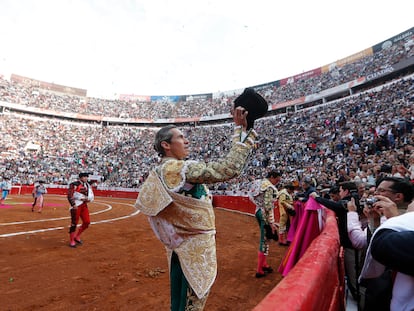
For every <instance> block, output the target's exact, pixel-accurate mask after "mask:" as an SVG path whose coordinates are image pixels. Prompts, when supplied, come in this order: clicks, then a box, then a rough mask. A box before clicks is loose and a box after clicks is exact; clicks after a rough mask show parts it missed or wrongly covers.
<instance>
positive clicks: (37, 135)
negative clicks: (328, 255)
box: [0, 77, 414, 194]
mask: <svg viewBox="0 0 414 311" xmlns="http://www.w3.org/2000/svg"><path fill="white" fill-rule="evenodd" d="M413 101H414V78H413V77H406V78H405V79H401V80H397V81H393V82H390V83H389V84H387V85H384V86H382V87H379V88H378V89H375V90H374V89H373V90H370V91H367V92H364V93H360V94H355V95H353V96H350V97H348V98H344V99H341V100H337V101H336V102H332V103H326V104H323V105H320V106H317V107H313V108H312V109H308V110H302V111H298V112H295V113H291V114H281V115H276V116H271V117H267V118H263V119H260V120H258V121H256V124H255V127H256V130H257V132H258V133H259V140H258V141H257V145H256V149H255V151H254V154H253V155H252V156H251V160H250V163H249V165H248V166H247V167H246V169H245V173H244V174H243V175H242V177H240V178H239V179H237V180H236V182H232V183H231V184H219V185H217V186H215V187H214V188H212V190H214V191H215V192H216V193H227V194H243V193H244V191H246V189H247V185H248V183H249V182H250V181H251V180H253V179H256V178H257V177H260V176H264V175H265V173H266V172H267V171H269V170H271V169H279V170H282V171H283V172H284V176H283V177H284V180H291V181H292V180H300V179H301V177H302V176H303V175H305V174H307V175H312V176H313V177H314V178H315V179H316V180H317V181H318V183H319V184H321V185H326V186H328V185H331V184H333V183H334V182H336V181H338V180H344V179H345V180H347V179H350V178H351V179H353V180H357V179H360V180H364V181H367V182H371V183H372V182H373V181H375V178H376V176H377V175H378V174H379V173H380V172H381V170H384V168H385V167H387V168H389V169H390V170H392V172H393V173H395V174H404V175H407V174H408V175H409V173H408V171H404V169H403V167H404V168H405V169H408V168H409V157H410V155H411V154H412V153H413V152H414V142H413V129H412V128H413V121H414V113H413V112H414V111H413V110H414V105H413ZM183 129H184V131H187V132H189V133H187V134H188V135H187V136H188V137H191V142H190V143H191V146H192V152H191V154H192V155H193V156H194V157H196V158H198V159H206V160H207V159H214V158H216V157H219V156H220V155H222V154H223V153H226V151H227V148H229V146H228V145H227V144H226V143H225V142H226V141H227V137H228V136H229V135H230V134H231V132H232V126H231V125H230V124H221V125H215V126H194V125H192V126H188V127H184V128H183ZM0 130H1V132H2V139H1V140H0V152H1V162H0V174H1V175H3V176H5V175H7V176H9V177H11V178H12V181H13V183H14V184H16V183H19V184H32V183H33V182H35V181H36V180H39V179H42V180H45V181H46V183H61V184H67V183H68V182H69V179H70V176H71V175H72V174H76V173H78V172H79V171H83V170H88V171H90V172H94V173H96V174H99V175H101V176H103V181H102V185H106V186H110V187H126V188H131V187H136V188H138V187H139V185H140V184H141V183H142V182H143V180H144V179H145V177H146V174H147V173H148V169H149V167H151V166H153V164H154V163H156V162H157V161H158V160H159V158H158V155H157V154H156V153H155V151H154V149H153V147H152V143H153V137H154V132H155V131H156V129H154V128H138V127H131V126H107V127H105V126H102V125H98V124H85V123H77V122H69V121H61V120H56V119H45V118H40V117H34V116H30V115H21V114H17V113H9V112H4V113H3V114H1V115H0ZM29 145H35V146H36V145H37V146H39V147H40V148H39V149H37V150H36V149H35V150H32V149H30V148H29V147H28V146H29ZM411 174H412V173H411ZM407 177H410V178H411V179H413V178H414V176H407Z"/></svg>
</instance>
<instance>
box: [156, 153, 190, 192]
mask: <svg viewBox="0 0 414 311" xmlns="http://www.w3.org/2000/svg"><path fill="white" fill-rule="evenodd" d="M184 164H185V162H184V161H182V160H175V159H174V160H169V161H167V162H165V163H164V165H162V167H161V176H162V178H163V181H164V183H165V185H166V186H167V187H168V189H176V188H179V187H180V186H182V183H183V180H184V178H183V176H182V174H181V172H182V169H183V167H184Z"/></svg>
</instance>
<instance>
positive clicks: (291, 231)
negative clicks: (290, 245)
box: [287, 200, 305, 242]
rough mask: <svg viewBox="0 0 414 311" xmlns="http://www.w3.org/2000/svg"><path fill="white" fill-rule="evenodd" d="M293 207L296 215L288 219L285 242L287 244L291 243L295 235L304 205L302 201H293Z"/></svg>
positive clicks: (303, 211)
mask: <svg viewBox="0 0 414 311" xmlns="http://www.w3.org/2000/svg"><path fill="white" fill-rule="evenodd" d="M293 206H294V208H295V212H296V215H295V216H292V217H290V220H291V223H290V227H289V231H288V234H287V240H288V241H289V242H292V241H293V238H294V237H295V234H296V230H297V229H298V227H299V224H300V222H301V221H302V218H303V214H304V213H305V204H304V203H303V202H302V201H299V200H297V201H295V202H294V203H293Z"/></svg>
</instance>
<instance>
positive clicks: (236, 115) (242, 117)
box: [231, 106, 248, 131]
mask: <svg viewBox="0 0 414 311" xmlns="http://www.w3.org/2000/svg"><path fill="white" fill-rule="evenodd" d="M231 114H232V115H233V120H234V124H236V125H241V126H242V128H243V131H246V129H247V114H248V111H247V110H246V109H244V108H243V107H241V106H239V107H236V108H233V109H232V111H231Z"/></svg>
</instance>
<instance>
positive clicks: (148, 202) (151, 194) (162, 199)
mask: <svg viewBox="0 0 414 311" xmlns="http://www.w3.org/2000/svg"><path fill="white" fill-rule="evenodd" d="M171 202H172V198H171V197H170V195H169V194H168V192H167V190H166V189H165V188H164V186H163V185H162V183H161V180H160V179H159V177H158V175H157V173H155V172H154V171H151V172H150V173H149V175H148V178H147V179H146V180H145V182H144V184H143V185H142V188H141V190H140V192H139V194H138V198H137V200H136V202H135V208H137V209H139V210H140V211H141V212H142V213H143V214H145V215H148V216H155V215H157V214H158V213H159V212H160V211H162V210H163V209H164V208H166V207H167V206H168V205H169V204H170V203H171Z"/></svg>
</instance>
